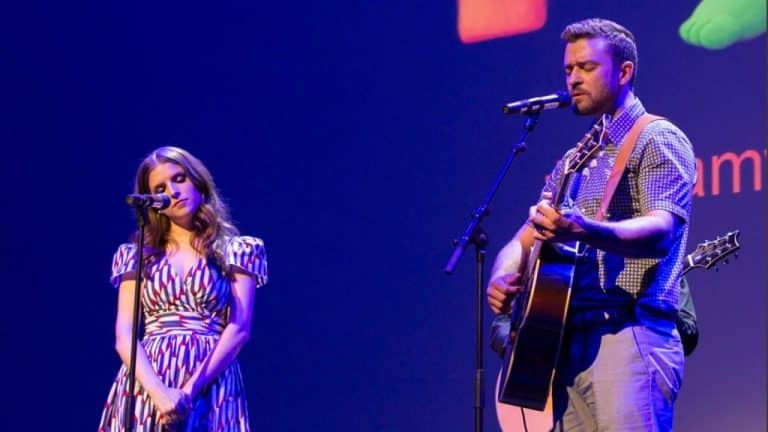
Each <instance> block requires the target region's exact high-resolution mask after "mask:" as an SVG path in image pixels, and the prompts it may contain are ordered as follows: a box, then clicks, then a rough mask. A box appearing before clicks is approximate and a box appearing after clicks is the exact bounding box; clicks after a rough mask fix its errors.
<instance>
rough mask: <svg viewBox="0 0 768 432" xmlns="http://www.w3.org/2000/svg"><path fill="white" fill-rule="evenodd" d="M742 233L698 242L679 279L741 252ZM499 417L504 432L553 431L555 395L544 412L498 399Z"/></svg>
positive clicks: (737, 231)
mask: <svg viewBox="0 0 768 432" xmlns="http://www.w3.org/2000/svg"><path fill="white" fill-rule="evenodd" d="M739 235H740V233H739V230H734V231H731V232H729V233H727V234H725V235H723V236H721V237H718V238H717V239H715V240H712V241H709V240H708V241H705V242H703V243H699V245H698V246H696V249H695V250H694V251H693V252H691V253H690V254H688V255H686V256H685V258H684V259H683V269H682V270H681V273H680V276H682V275H684V274H686V273H688V272H689V271H691V270H693V269H695V268H703V269H705V270H707V269H709V268H711V267H712V266H714V265H715V264H717V263H718V262H720V261H723V260H725V263H727V262H728V260H727V258H728V256H729V255H731V254H733V253H735V252H736V251H738V250H739V248H740V247H741V245H740V244H739ZM502 372H503V371H499V376H498V378H497V381H496V393H497V394H498V393H499V385H500V383H501V375H502ZM496 418H497V419H498V421H499V425H500V426H501V430H502V431H503V432H519V431H523V430H527V431H530V432H544V431H549V430H551V429H552V396H551V395H549V397H548V398H547V401H546V403H545V406H544V409H543V410H542V411H539V410H533V409H528V408H523V407H520V406H514V405H509V404H506V403H502V402H500V401H499V400H498V399H497V400H496Z"/></svg>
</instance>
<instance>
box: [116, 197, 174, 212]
mask: <svg viewBox="0 0 768 432" xmlns="http://www.w3.org/2000/svg"><path fill="white" fill-rule="evenodd" d="M125 202H127V203H128V205H130V206H133V207H138V208H153V209H155V210H162V209H165V208H168V207H169V206H170V205H171V197H169V196H168V195H166V194H154V195H149V194H130V195H128V196H127V197H125Z"/></svg>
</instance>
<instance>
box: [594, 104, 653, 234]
mask: <svg viewBox="0 0 768 432" xmlns="http://www.w3.org/2000/svg"><path fill="white" fill-rule="evenodd" d="M663 119H664V117H659V116H657V115H653V114H648V113H646V114H643V115H642V116H640V118H638V119H637V120H636V121H635V124H634V125H632V129H630V130H629V132H627V136H626V138H624V143H623V144H622V145H621V148H620V149H619V154H618V155H616V163H615V164H614V165H613V170H611V175H610V176H609V177H608V182H607V183H606V184H605V193H604V194H603V200H602V201H601V202H600V208H599V209H597V214H596V215H595V220H597V221H602V220H603V219H605V215H606V211H607V210H608V205H609V204H610V203H611V199H612V198H613V193H614V192H616V187H617V186H618V185H619V181H620V180H621V176H622V174H624V169H625V168H626V167H627V161H628V160H629V156H630V155H631V154H632V149H634V148H635V143H636V142H637V139H638V138H639V137H640V133H641V132H642V131H643V129H645V127H646V126H648V123H650V122H653V121H656V120H663Z"/></svg>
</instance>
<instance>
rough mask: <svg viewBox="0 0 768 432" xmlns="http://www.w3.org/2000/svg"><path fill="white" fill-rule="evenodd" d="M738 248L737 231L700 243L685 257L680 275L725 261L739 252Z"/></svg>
mask: <svg viewBox="0 0 768 432" xmlns="http://www.w3.org/2000/svg"><path fill="white" fill-rule="evenodd" d="M740 247H741V245H740V244H739V230H734V231H731V232H729V233H728V234H726V235H724V236H722V237H718V238H717V239H715V240H712V241H709V240H708V241H705V242H703V243H700V244H699V245H698V246H696V250H694V251H693V252H691V253H690V254H689V255H687V256H686V257H685V259H684V261H683V271H682V274H685V273H687V272H688V271H690V270H692V269H694V268H696V267H701V268H703V269H708V268H710V267H712V266H714V265H715V264H717V263H718V262H720V261H722V260H725V259H726V258H727V257H728V256H729V255H731V254H732V253H734V252H736V251H737V250H739V248H740ZM726 262H727V261H726Z"/></svg>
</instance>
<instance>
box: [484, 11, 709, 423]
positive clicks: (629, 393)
mask: <svg viewBox="0 0 768 432" xmlns="http://www.w3.org/2000/svg"><path fill="white" fill-rule="evenodd" d="M562 38H563V40H564V41H565V43H566V46H565V55H564V71H565V76H566V83H567V86H568V91H569V92H570V94H571V96H572V98H573V110H574V111H575V113H576V114H578V115H584V116H591V117H594V118H596V119H597V118H600V117H602V116H603V115H604V114H608V115H610V118H611V120H610V122H609V123H608V125H607V126H606V128H605V133H604V134H603V139H602V144H603V145H604V151H603V152H601V154H600V155H598V156H597V157H596V159H595V161H594V162H593V164H592V165H590V166H589V169H588V170H585V172H584V173H583V174H582V178H581V181H580V184H579V186H578V192H577V194H576V197H575V200H574V202H573V205H572V206H571V207H567V208H562V209H560V211H557V210H555V209H554V208H553V207H552V206H551V205H550V199H551V197H552V194H553V193H554V192H555V189H556V187H557V186H556V185H557V182H558V180H559V179H560V177H561V174H562V163H558V164H557V166H556V167H555V169H554V170H553V172H552V173H551V175H550V176H549V177H548V180H547V182H546V184H545V186H544V189H543V191H542V195H541V200H540V201H539V203H538V204H536V205H535V206H532V207H531V209H530V212H529V218H528V220H527V221H526V223H525V224H523V225H522V227H521V228H520V229H519V230H518V232H517V234H516V235H515V237H514V238H513V239H512V240H511V241H510V242H509V243H508V244H507V245H506V246H505V247H504V248H502V250H501V251H500V252H499V254H498V256H497V257H496V262H495V264H494V267H493V270H492V272H491V280H490V283H489V285H488V289H487V294H488V303H489V305H490V307H491V309H492V310H493V311H494V312H495V313H496V314H500V313H507V312H509V310H510V304H511V302H512V301H513V299H514V296H515V294H516V293H518V292H519V291H520V290H521V289H522V286H521V284H522V282H523V281H522V273H523V272H524V271H525V268H526V267H525V266H526V262H525V261H526V258H527V256H528V253H529V250H530V248H531V246H532V244H533V243H534V240H540V241H545V242H571V241H579V242H580V243H581V244H583V245H586V246H585V247H582V249H583V251H582V254H581V256H580V258H579V260H578V262H577V265H576V274H575V277H574V284H573V292H572V294H571V304H570V310H569V313H568V316H569V320H568V323H567V324H566V334H565V337H564V341H563V346H562V349H561V351H560V362H559V364H558V366H557V370H556V373H555V381H554V385H553V393H552V394H553V404H554V422H555V430H558V431H560V430H563V431H582V430H584V431H592V430H600V431H622V432H624V431H668V430H671V429H672V421H673V406H674V401H675V399H676V397H677V394H678V391H679V389H680V385H681V382H682V376H683V349H682V345H681V341H680V336H679V334H678V331H677V330H676V328H675V319H676V317H677V313H678V295H679V283H678V278H679V273H680V268H681V259H682V257H683V255H684V250H685V245H686V241H687V237H688V226H689V223H688V222H689V217H690V211H691V202H692V198H693V185H694V182H695V177H696V165H695V158H694V156H693V150H692V148H691V144H690V142H689V141H688V139H687V137H686V136H685V134H684V133H683V132H682V131H680V130H679V129H678V128H677V127H675V126H674V125H673V124H672V123H670V122H669V121H667V120H657V121H653V122H651V123H650V124H648V125H647V126H646V127H645V128H644V129H643V131H642V133H641V134H640V136H639V138H638V139H637V142H636V143H635V146H634V150H633V151H632V153H631V155H630V157H629V160H628V162H627V166H626V169H625V170H624V173H623V177H622V180H621V181H620V182H619V184H618V187H617V188H616V192H615V194H614V195H613V199H612V200H611V202H610V206H609V207H608V213H607V215H606V218H605V220H603V221H600V220H598V219H596V218H595V215H596V214H597V210H598V206H599V205H600V202H601V200H602V197H603V192H604V190H605V187H606V183H607V180H608V175H609V174H610V172H611V169H612V167H613V164H614V162H615V159H616V156H617V154H618V151H619V149H620V148H621V145H622V144H623V143H624V141H625V138H626V137H627V134H628V132H629V130H630V129H631V127H632V125H633V124H634V123H635V121H636V120H637V119H638V118H639V117H640V116H641V115H643V114H645V109H644V107H643V105H642V104H641V103H640V100H639V99H638V98H637V97H636V96H635V95H634V92H633V86H634V81H635V76H636V73H637V65H638V62H637V48H636V45H635V39H634V36H633V35H632V33H630V32H629V31H628V30H627V29H625V28H624V27H622V26H621V25H619V24H616V23H614V22H611V21H608V20H603V19H588V20H584V21H580V22H577V23H574V24H571V25H569V26H568V27H566V29H565V30H564V31H563V35H562Z"/></svg>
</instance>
